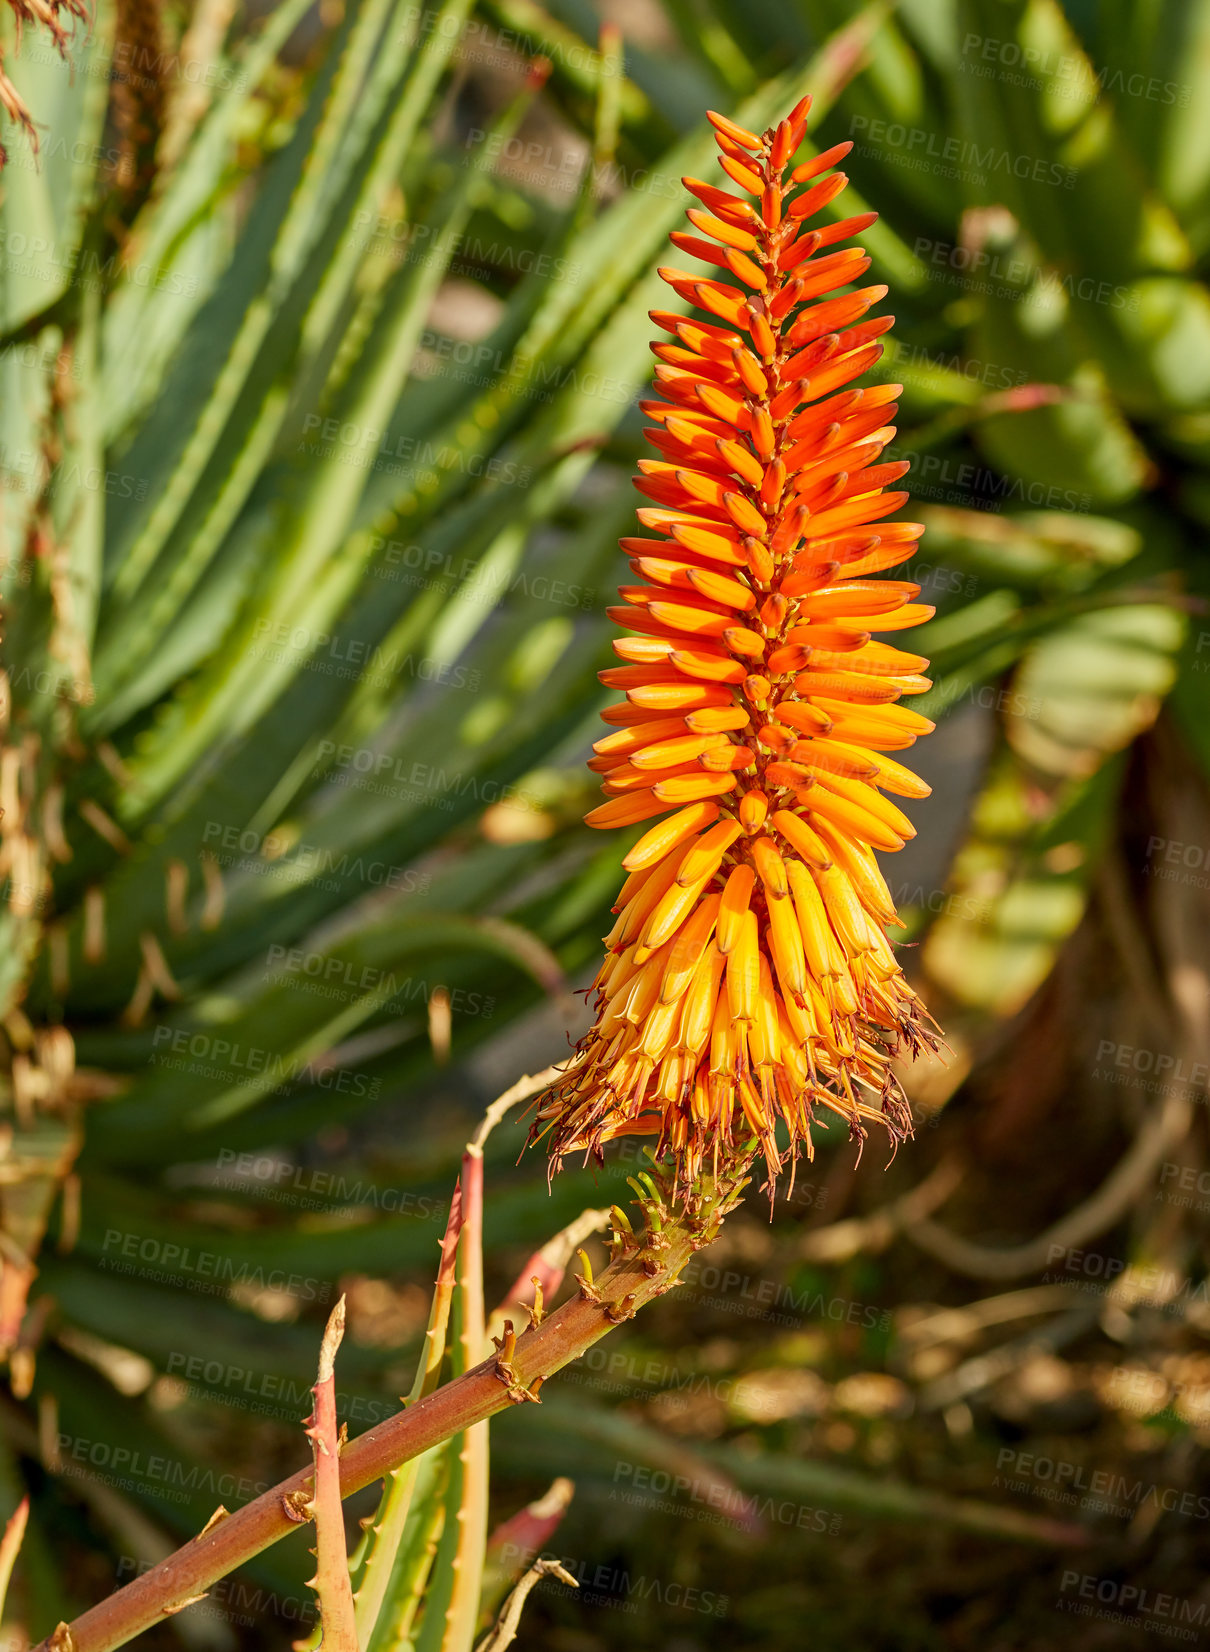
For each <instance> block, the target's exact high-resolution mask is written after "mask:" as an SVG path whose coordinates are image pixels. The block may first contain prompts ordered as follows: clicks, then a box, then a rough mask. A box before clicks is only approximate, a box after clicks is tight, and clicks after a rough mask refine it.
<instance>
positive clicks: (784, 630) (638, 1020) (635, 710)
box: [534, 98, 938, 1199]
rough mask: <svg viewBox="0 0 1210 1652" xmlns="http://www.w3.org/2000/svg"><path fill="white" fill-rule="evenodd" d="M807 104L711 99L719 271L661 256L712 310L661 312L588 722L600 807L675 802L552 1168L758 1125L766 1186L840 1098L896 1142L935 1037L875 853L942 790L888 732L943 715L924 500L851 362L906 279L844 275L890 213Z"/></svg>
mask: <svg viewBox="0 0 1210 1652" xmlns="http://www.w3.org/2000/svg"><path fill="white" fill-rule="evenodd" d="M809 106H810V99H809V98H805V99H803V100H802V102H801V103H799V104H798V105H797V106H796V108H795V109H794V110H793V111H792V112H791V114H790V115H789V116H787V117H786V119H785V120H783V121H781V122H780V123H779V124H778V125H777V126H776V127H773V128H771V129H770V130H769V131H767V132H765V133H763V134H761V135H759V136H758V135H757V134H756V133H754V132H749V131H747V130H746V128H744V127H742V126H738V125H736V123H735V122H733V121H731V120H729V119H727V118H726V117H725V116H723V115H717V114H711V115H710V117H709V119H710V121H711V124H712V125H713V127H714V129H715V138H716V141H717V144H718V147H719V151H720V166H721V168H722V173H723V181H722V184H721V185H718V184H712V183H708V182H703V181H702V180H700V179H697V178H687V179H685V180H684V182H685V185H686V188H687V189H688V191H689V193H690V196H691V198H692V199H691V202H690V204H689V206H688V207H687V211H686V217H687V218H688V221H689V224H690V226H691V229H692V233H691V234H686V233H685V232H683V231H676V232H674V234H673V237H672V239H673V242H674V244H675V245H676V246H677V247H678V249H679V250H680V251H681V252H682V253H685V254H687V255H688V256H689V258H690V259H696V260H698V261H699V262H700V263H702V264H704V265H706V266H707V269H706V272H705V273H701V274H697V273H694V272H693V271H692V270H685V269H681V268H674V267H671V266H668V267H665V268H662V269H661V270H660V274H661V276H662V277H663V279H664V280H665V281H666V282H667V283H668V285H669V286H670V287H671V289H672V290H673V292H674V293H675V294H676V295H677V297H678V298H679V299H680V300H681V302H682V304H684V305H687V306H690V307H691V313H690V314H688V315H686V314H683V313H682V312H681V311H680V310H653V311H652V312H651V319H652V321H653V322H654V323H655V324H656V325H657V326H658V327H660V328H661V329H662V330H663V331H664V332H665V333H667V334H668V335H669V336H670V339H671V342H670V343H667V344H665V343H662V342H661V343H656V344H654V345H653V346H652V348H653V350H654V351H655V354H656V356H657V358H658V361H659V363H660V365H659V366H658V367H657V369H656V375H655V379H656V390H657V398H656V399H653V400H649V401H645V402H644V403H642V408H643V411H644V412H645V413H646V414H647V415H648V417H649V419H650V420H651V421H652V426H651V428H650V429H649V430H648V432H647V434H648V439H649V440H650V442H651V444H652V448H653V450H654V453H655V457H654V458H653V459H651V460H644V461H642V464H641V467H640V468H641V471H642V474H641V475H640V476H639V477H637V478H636V485H637V486H638V487H639V489H640V491H641V492H642V493H644V494H645V495H646V496H647V498H648V499H649V500H650V501H652V504H650V505H645V506H644V507H643V508H642V509H640V511H639V513H638V514H639V519H640V521H641V522H642V523H643V525H644V527H645V528H646V529H647V530H648V531H649V533H650V534H651V535H653V536H654V537H651V538H628V539H624V540H623V541H622V546H623V549H624V550H625V551H627V552H628V553H629V554H631V555H632V556H633V558H634V560H633V561H632V562H631V569H632V570H633V573H634V575H635V577H636V578H637V579H638V580H639V581H640V582H641V583H639V584H637V585H628V586H624V587H623V588H622V590H621V595H622V597H623V605H622V606H620V607H616V608H613V609H611V610H610V614H611V617H612V618H614V619H615V620H616V621H617V622H618V623H619V624H620V625H622V626H623V627H625V628H626V630H627V631H628V632H629V633H630V635H629V636H627V637H624V638H619V639H618V640H617V641H616V642H615V645H614V647H615V651H616V652H617V653H618V655H619V656H620V657H621V658H622V659H623V660H625V661H628V662H630V663H629V664H627V665H625V666H623V667H617V668H613V669H611V670H609V671H606V672H603V673H602V679H603V680H604V681H605V682H607V683H608V684H610V685H612V686H615V687H617V688H621V689H623V690H624V691H625V694H626V701H627V702H628V703H627V704H625V705H623V706H620V707H618V706H614V707H610V708H609V709H608V710H607V711H606V712H605V713H603V716H604V720H605V722H606V723H607V724H609V725H611V726H613V727H615V728H618V729H619V730H620V732H619V733H616V734H612V735H609V736H607V737H606V738H605V739H603V740H601V741H598V742H597V745H596V748H595V750H596V752H597V756H596V757H595V758H594V759H593V760H592V763H591V767H592V768H594V769H595V770H597V771H598V772H599V773H600V774H601V775H602V779H603V784H604V790H605V793H606V796H607V799H608V801H607V802H606V803H604V804H602V805H601V806H600V807H598V808H596V809H594V810H593V811H591V813H590V814H589V815H588V817H587V818H588V822H589V824H590V825H593V826H601V827H604V826H614V825H633V824H638V823H640V822H650V821H653V820H654V824H648V825H645V828H644V831H643V833H642V835H641V836H640V837H639V839H638V842H637V843H636V844H635V846H634V848H632V849H631V851H630V853H629V854H628V855H627V856H626V860H625V866H626V868H627V870H628V871H629V873H630V877H629V878H628V880H627V882H626V884H625V886H624V888H623V890H622V893H621V895H620V896H619V901H618V905H617V906H616V907H615V908H614V911H615V912H616V913H618V914H619V916H618V922H617V924H616V925H615V926H614V930H613V933H612V935H611V937H610V940H609V945H610V951H609V953H608V955H607V958H606V962H605V964H604V965H603V967H602V970H601V973H600V975H599V976H598V980H597V1003H596V1010H597V1016H596V1023H595V1025H594V1026H593V1028H592V1029H591V1031H590V1032H589V1033H588V1034H587V1035H586V1036H585V1037H584V1038H583V1039H582V1040H581V1042H580V1044H579V1046H578V1048H577V1050H576V1053H575V1055H574V1057H573V1058H572V1060H571V1061H570V1062H569V1063H568V1065H567V1068H566V1070H565V1072H564V1073H563V1075H562V1077H561V1078H560V1080H559V1081H558V1083H557V1084H556V1085H555V1087H554V1088H553V1089H552V1090H551V1091H549V1092H548V1093H547V1095H546V1096H545V1098H544V1099H543V1101H542V1102H541V1103H540V1104H539V1107H538V1112H537V1117H536V1120H535V1124H534V1135H535V1137H539V1136H541V1137H546V1138H547V1139H548V1145H549V1150H550V1153H551V1156H552V1160H553V1162H554V1163H556V1164H557V1163H558V1162H559V1161H560V1160H561V1158H562V1157H563V1155H565V1154H567V1153H570V1152H574V1151H583V1152H585V1153H586V1154H588V1155H590V1156H596V1157H598V1158H599V1156H600V1153H601V1149H602V1147H603V1145H604V1143H606V1142H607V1141H609V1140H611V1139H612V1138H614V1137H616V1136H619V1135H623V1134H633V1133H635V1132H649V1133H652V1134H654V1135H656V1136H657V1138H658V1140H657V1143H656V1151H657V1153H658V1154H667V1153H672V1154H673V1156H674V1159H675V1173H676V1184H677V1186H678V1187H679V1189H680V1191H681V1193H682V1194H683V1195H684V1196H686V1197H688V1198H690V1199H692V1197H693V1190H694V1188H695V1185H696V1183H697V1181H698V1178H699V1177H700V1176H701V1174H702V1172H703V1171H704V1170H709V1169H712V1168H715V1167H717V1166H718V1165H719V1164H720V1163H721V1162H724V1161H725V1162H728V1163H735V1162H738V1161H742V1160H743V1159H744V1157H745V1156H751V1155H752V1154H753V1153H755V1152H759V1153H762V1154H763V1156H764V1159H765V1162H766V1165H767V1168H768V1171H769V1177H770V1183H771V1184H772V1183H773V1182H774V1181H775V1179H776V1177H777V1175H778V1173H779V1172H780V1171H781V1170H782V1169H783V1168H784V1166H785V1164H786V1162H787V1160H790V1161H793V1160H794V1159H796V1158H797V1156H798V1155H799V1153H800V1152H805V1153H806V1154H807V1155H808V1156H809V1155H810V1153H811V1138H810V1133H809V1132H810V1128H811V1124H812V1121H813V1120H814V1119H815V1118H816V1117H817V1116H818V1114H819V1113H820V1111H821V1110H823V1111H824V1113H825V1116H826V1114H827V1113H836V1114H839V1115H840V1116H841V1117H843V1118H845V1119H846V1120H847V1121H848V1124H849V1127H850V1131H851V1133H852V1134H853V1136H854V1137H856V1138H857V1139H858V1140H859V1141H860V1140H862V1139H864V1137H865V1134H866V1126H867V1124H868V1123H872V1122H876V1123H879V1124H881V1125H883V1126H884V1127H885V1128H886V1129H887V1130H888V1132H889V1133H890V1135H891V1138H892V1140H895V1141H897V1140H899V1139H901V1138H902V1137H903V1136H904V1135H906V1134H908V1133H910V1130H911V1120H910V1116H909V1114H908V1111H907V1106H906V1103H905V1101H904V1099H903V1097H902V1094H901V1092H900V1091H899V1089H898V1087H897V1085H896V1081H895V1079H894V1077H893V1075H892V1073H891V1067H890V1061H891V1058H892V1057H893V1056H895V1055H897V1054H899V1053H901V1052H904V1053H907V1054H909V1055H914V1054H916V1053H918V1052H920V1051H921V1050H923V1049H930V1048H935V1047H936V1045H937V1042H938V1039H937V1034H936V1030H935V1028H934V1027H933V1025H932V1022H931V1020H930V1018H929V1016H928V1014H927V1012H926V1011H925V1009H924V1008H923V1006H922V1005H921V1003H920V1001H919V999H918V998H917V996H916V994H915V992H914V991H913V990H912V988H911V987H910V986H909V985H908V983H907V981H906V980H905V978H904V975H903V971H902V969H901V968H900V966H899V963H898V961H897V960H896V958H895V956H894V953H893V951H892V949H891V947H890V944H889V942H888V941H887V938H886V935H885V926H886V925H887V924H893V923H897V922H898V919H897V916H896V913H895V910H894V904H893V901H892V899H891V896H890V894H889V891H888V889H887V886H886V883H885V882H884V880H883V877H882V874H881V872H880V871H879V869H878V865H877V862H876V859H875V851H883V850H891V849H896V848H900V847H902V845H903V843H904V842H905V840H906V839H907V838H909V837H911V836H913V835H914V831H915V828H914V827H913V826H912V824H911V821H910V820H909V818H908V816H907V815H906V814H905V813H904V812H903V811H902V810H901V809H900V808H899V807H898V805H897V804H896V803H894V802H892V801H891V800H890V798H889V797H887V796H886V795H885V794H886V793H888V792H890V793H893V794H894V795H895V796H897V797H900V798H904V799H913V798H919V797H924V796H926V795H927V794H928V789H929V788H928V787H927V786H926V785H925V784H924V783H923V782H921V781H920V780H918V779H917V778H916V776H915V775H913V774H912V773H911V771H910V770H909V769H907V768H905V767H904V766H903V764H902V763H900V762H899V761H898V760H897V759H896V758H892V757H888V756H887V755H886V753H887V752H890V751H901V750H903V749H905V748H906V747H907V746H910V745H911V744H912V743H913V742H914V741H915V740H916V738H917V737H918V736H919V735H921V734H925V733H927V732H928V731H929V730H930V729H931V727H932V724H931V723H929V721H928V719H927V718H924V717H921V716H919V715H918V714H917V713H915V712H912V711H909V710H908V709H907V708H906V707H902V706H900V705H898V704H897V703H896V702H897V701H898V700H899V698H900V696H901V695H904V694H911V693H919V692H921V691H922V690H923V689H924V688H927V687H928V686H929V683H928V679H927V678H925V677H922V676H920V675H919V673H920V672H921V671H923V669H924V668H925V666H926V664H927V662H926V661H925V660H924V659H923V658H922V657H921V656H920V655H918V654H913V653H910V652H907V651H906V650H903V649H900V648H898V647H895V646H893V645H892V644H890V643H888V642H884V641H883V640H881V639H882V635H883V634H892V635H894V634H897V633H899V632H901V631H905V630H908V629H910V627H911V626H912V625H915V624H919V623H921V622H922V621H923V620H925V619H927V618H928V617H929V616H930V614H931V612H932V610H931V609H930V608H928V607H926V606H924V605H922V604H919V603H916V602H914V600H913V599H914V598H915V597H917V596H918V595H919V588H918V586H916V585H915V584H913V583H911V582H910V581H907V580H894V579H883V578H880V577H878V576H879V575H881V574H882V573H884V572H885V571H886V570H888V569H891V568H894V567H895V566H896V565H897V564H899V563H902V562H905V561H907V560H908V559H909V558H910V557H911V555H912V553H913V551H914V549H915V546H916V542H917V540H918V538H919V535H920V533H921V531H922V530H921V528H920V525H919V524H918V523H911V522H904V521H898V520H896V521H893V522H888V521H887V520H886V519H887V518H888V517H890V516H893V515H894V514H895V513H896V512H897V511H899V509H900V508H901V507H902V506H903V505H904V504H905V503H906V502H907V499H908V495H907V494H906V493H903V492H896V491H891V485H892V484H893V483H894V482H896V481H897V480H898V479H899V478H900V477H901V476H902V474H903V472H904V471H905V470H906V468H907V467H906V466H905V465H903V464H901V463H897V462H896V463H882V462H880V455H881V454H882V453H883V451H884V450H885V449H886V448H887V446H888V445H889V443H890V442H891V441H892V439H893V438H894V435H895V430H894V426H893V424H892V423H891V421H892V420H893V418H894V415H895V405H894V403H895V398H896V396H897V395H898V393H899V386H897V385H876V386H863V385H861V384H860V383H858V382H857V381H859V380H860V379H861V377H862V375H863V374H865V373H866V372H867V371H868V369H869V368H870V367H871V366H872V365H873V364H874V363H875V362H876V361H877V360H878V358H879V356H880V355H881V354H882V348H883V347H882V344H881V343H880V342H879V340H880V337H881V335H882V334H883V333H885V331H886V330H887V328H888V327H889V326H890V324H891V318H889V317H881V316H874V315H870V314H869V312H870V311H871V310H873V309H874V308H875V307H876V306H877V305H878V303H879V302H880V301H881V299H882V298H883V297H885V294H886V288H885V287H883V286H881V285H878V284H871V285H868V286H865V287H856V289H855V290H846V289H853V288H854V287H855V284H856V283H857V282H859V281H860V280H861V278H862V276H863V275H864V274H865V272H866V270H867V269H868V268H869V262H870V261H869V258H868V257H867V256H866V254H865V253H864V252H863V250H862V249H861V247H860V246H849V247H837V243H839V242H843V241H845V240H846V239H847V238H848V237H850V236H851V235H854V234H857V233H859V232H860V231H861V230H862V229H864V228H866V227H868V225H869V223H871V222H872V221H873V214H862V215H861V216H859V217H853V218H848V219H840V220H835V219H830V220H829V221H826V222H819V221H816V222H814V223H812V222H811V220H813V219H817V218H818V215H819V214H820V213H821V212H823V210H824V209H825V208H826V207H828V206H829V204H830V203H831V202H833V201H834V200H836V198H837V197H838V196H839V195H840V194H841V193H842V192H843V190H844V187H845V183H846V179H845V177H844V174H843V173H840V172H835V171H833V170H832V169H833V167H834V165H835V163H836V162H837V161H839V160H842V159H843V158H844V156H845V154H846V153H847V152H848V149H849V147H850V146H849V145H848V144H840V145H837V146H836V147H835V148H834V149H831V150H828V151H826V152H824V153H823V154H820V155H817V156H815V157H813V158H812V159H810V160H808V161H805V162H803V163H802V164H801V165H798V166H795V165H794V156H795V153H796V151H797V149H798V148H799V145H800V143H801V141H802V136H803V132H804V129H805V125H806V119H807V113H808V109H809ZM737 190H738V193H737V192H736V191H737ZM833 247H837V250H835V251H831V250H828V249H831V248H833ZM779 1127H780V1130H781V1132H782V1134H781V1136H780V1137H779V1135H778V1130H779Z"/></svg>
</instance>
